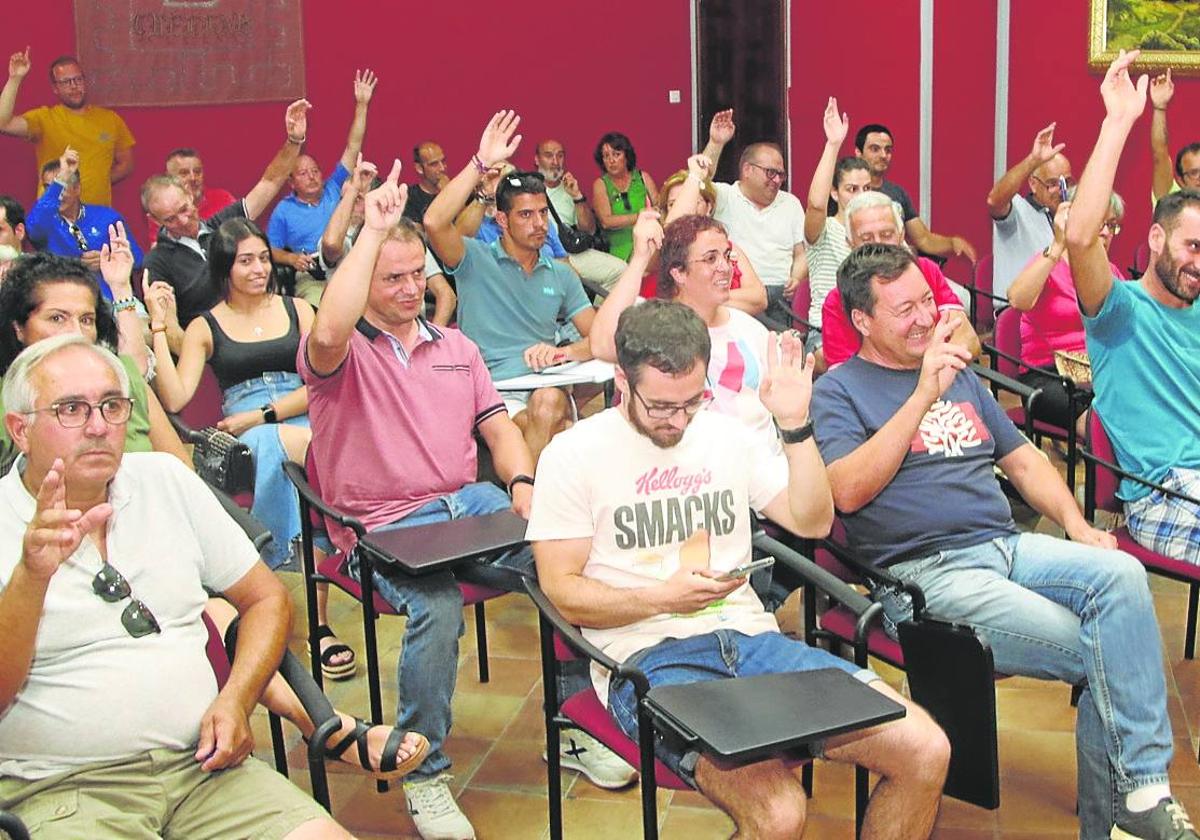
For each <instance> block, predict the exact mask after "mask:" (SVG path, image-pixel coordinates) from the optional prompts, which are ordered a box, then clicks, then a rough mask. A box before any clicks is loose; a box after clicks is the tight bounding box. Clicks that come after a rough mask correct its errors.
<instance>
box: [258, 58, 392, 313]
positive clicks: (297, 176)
mask: <svg viewBox="0 0 1200 840" xmlns="http://www.w3.org/2000/svg"><path fill="white" fill-rule="evenodd" d="M377 81H378V79H377V78H376V77H375V74H374V73H372V72H371V71H370V70H365V71H360V72H358V73H355V74H354V119H353V120H352V121H351V123H350V133H349V135H347V137H346V148H344V149H343V150H342V156H341V158H340V159H339V160H338V164H337V166H336V167H334V170H333V174H332V175H330V176H329V180H328V181H326V180H323V179H322V178H321V167H320V166H318V165H317V162H316V161H315V160H313V159H312V158H311V157H309V156H308V155H300V157H298V158H297V159H296V161H295V165H294V167H293V169H292V171H291V184H292V194H291V195H288V196H284V197H283V198H282V199H281V200H280V202H279V204H277V205H276V206H275V210H274V211H272V213H271V221H269V222H268V223H267V239H269V240H270V241H271V256H272V257H273V258H274V259H275V262H276V263H278V264H279V265H287V266H291V267H292V268H294V269H295V270H296V271H297V272H299V274H298V275H297V277H296V296H297V297H302V298H304V299H305V300H307V301H308V302H309V303H311V304H312V305H313V306H318V305H319V304H320V303H321V294H322V293H323V292H324V291H325V283H324V280H325V272H324V271H322V270H321V268H320V266H319V265H318V258H319V256H320V253H321V233H322V232H323V231H324V230H325V226H326V225H327V224H329V217H330V216H332V215H333V209H334V208H335V207H337V203H338V199H339V198H340V197H341V194H342V184H343V183H344V182H345V181H346V179H347V178H349V177H350V170H351V169H352V168H353V167H354V165H355V161H357V160H358V153H359V152H360V151H362V144H363V137H364V136H366V133H367V109H368V108H369V107H370V105H371V97H372V96H373V95H374V93H375V84H376V82H377Z"/></svg>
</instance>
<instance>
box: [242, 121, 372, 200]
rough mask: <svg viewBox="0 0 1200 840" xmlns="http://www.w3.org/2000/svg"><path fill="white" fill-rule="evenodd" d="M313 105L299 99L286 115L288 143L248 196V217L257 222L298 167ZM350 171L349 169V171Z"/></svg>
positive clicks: (268, 165)
mask: <svg viewBox="0 0 1200 840" xmlns="http://www.w3.org/2000/svg"><path fill="white" fill-rule="evenodd" d="M311 107H312V105H310V104H309V103H308V100H307V99H297V100H296V101H295V102H293V103H292V104H291V105H289V106H288V107H287V111H286V112H285V113H284V118H283V120H284V126H285V127H286V129H287V140H286V141H285V142H284V144H283V146H282V148H280V150H279V151H278V152H276V153H275V157H273V158H272V159H271V162H270V163H268V164H267V168H266V169H265V170H264V171H263V174H262V177H261V178H259V180H258V183H257V184H255V185H254V186H253V187H252V188H251V189H250V192H248V193H246V197H245V199H243V201H245V204H246V215H247V216H248V217H249V218H251V219H256V218H258V216H259V215H260V214H261V213H262V212H263V211H264V210H266V209H267V205H268V204H270V203H271V202H272V201H274V200H275V196H277V195H278V194H279V191H280V190H281V189H283V185H284V184H286V183H287V179H288V176H289V175H291V174H292V170H293V169H294V168H295V167H296V159H297V158H298V157H300V147H301V146H303V145H304V141H305V140H306V139H307V137H308V109H309V108H311ZM347 168H349V167H347Z"/></svg>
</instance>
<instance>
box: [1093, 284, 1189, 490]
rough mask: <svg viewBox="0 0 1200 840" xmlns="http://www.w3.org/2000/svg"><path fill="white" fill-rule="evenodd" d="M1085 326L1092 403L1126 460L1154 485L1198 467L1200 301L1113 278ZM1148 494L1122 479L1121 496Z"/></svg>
mask: <svg viewBox="0 0 1200 840" xmlns="http://www.w3.org/2000/svg"><path fill="white" fill-rule="evenodd" d="M1083 326H1084V329H1085V330H1086V331H1087V348H1088V355H1089V356H1090V357H1091V360H1092V381H1093V387H1094V389H1095V392H1096V398H1095V400H1094V402H1093V405H1094V406H1095V408H1096V411H1098V412H1099V413H1100V419H1101V420H1102V421H1103V422H1104V429H1105V431H1107V432H1108V436H1109V439H1110V440H1112V445H1113V450H1114V451H1115V452H1116V453H1117V461H1119V462H1120V464H1121V466H1122V467H1123V468H1124V469H1126V470H1128V471H1129V472H1131V473H1133V474H1135V475H1139V476H1141V477H1143V478H1147V479H1149V480H1150V481H1153V482H1155V483H1161V482H1162V480H1163V478H1164V477H1165V476H1166V474H1167V470H1169V469H1170V468H1171V467H1186V468H1190V469H1198V468H1200V307H1198V306H1196V305H1195V304H1193V305H1192V306H1186V307H1184V308H1183V309H1171V308H1170V307H1166V306H1163V305H1162V304H1161V303H1159V302H1158V301H1156V300H1154V299H1153V298H1152V297H1150V295H1149V293H1147V291H1146V290H1145V289H1143V288H1142V284H1141V283H1134V282H1130V283H1126V282H1124V281H1120V280H1114V281H1113V284H1112V290H1111V291H1110V292H1109V293H1108V297H1107V298H1105V299H1104V305H1103V306H1101V307H1100V311H1099V312H1097V313H1096V315H1095V316H1094V317H1091V318H1089V317H1087V316H1084V319H1083ZM1149 492H1150V489H1149V488H1148V487H1146V486H1145V485H1144V484H1138V483H1137V482H1132V481H1122V482H1121V487H1120V489H1119V491H1118V495H1119V496H1120V497H1121V498H1122V499H1125V500H1126V501H1135V500H1137V499H1140V498H1142V497H1143V496H1145V495H1146V494H1148V493H1149Z"/></svg>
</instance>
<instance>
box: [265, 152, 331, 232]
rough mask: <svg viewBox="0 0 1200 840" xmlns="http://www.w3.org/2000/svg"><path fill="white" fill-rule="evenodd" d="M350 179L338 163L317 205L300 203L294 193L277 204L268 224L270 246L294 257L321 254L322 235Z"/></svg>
mask: <svg viewBox="0 0 1200 840" xmlns="http://www.w3.org/2000/svg"><path fill="white" fill-rule="evenodd" d="M349 177H350V170H348V169H347V168H346V167H344V166H342V162H341V161H340V160H339V161H338V165H337V166H336V167H335V168H334V170H333V174H332V175H330V176H329V179H328V180H326V181H325V188H324V189H323V190H322V191H321V200H320V201H318V202H317V203H316V204H307V203H305V202H303V201H301V200H300V199H298V198H296V195H295V193H293V194H292V195H289V196H288V197H287V198H285V199H283V200H282V201H280V202H279V204H278V205H277V206H276V207H275V212H274V213H272V214H271V221H270V222H268V223H267V239H269V240H270V241H271V244H272V245H274V246H275V247H276V248H286V249H287V250H289V251H294V252H296V253H297V254H314V253H316V252H318V251H320V250H321V234H322V233H324V232H325V226H326V225H327V224H329V217H330V216H332V215H333V211H334V208H336V207H337V205H338V200H339V199H340V198H341V197H342V184H343V183H345V181H346V179H347V178H349Z"/></svg>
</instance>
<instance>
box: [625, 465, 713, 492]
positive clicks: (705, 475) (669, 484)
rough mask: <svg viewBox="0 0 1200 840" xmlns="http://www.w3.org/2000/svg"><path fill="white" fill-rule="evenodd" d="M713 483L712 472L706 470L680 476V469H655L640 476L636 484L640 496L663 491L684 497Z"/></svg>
mask: <svg viewBox="0 0 1200 840" xmlns="http://www.w3.org/2000/svg"><path fill="white" fill-rule="evenodd" d="M711 481H712V471H711V470H706V469H705V470H701V471H700V472H697V473H690V474H686V473H685V474H683V475H680V474H679V467H671V468H669V469H665V470H660V469H659V468H658V467H653V468H651V469H650V470H648V471H647V472H644V473H642V474H641V475H640V476H638V478H637V480H636V481H635V482H634V484H635V486H636V488H637V492H638V495H640V496H648V495H650V494H651V493H657V492H659V491H662V490H675V491H676V492H678V493H679V494H680V495H682V496H693V495H696V494H697V493H699V492H700V490H701V488H703V487H704V485H705V484H708V483H710V482H711Z"/></svg>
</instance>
